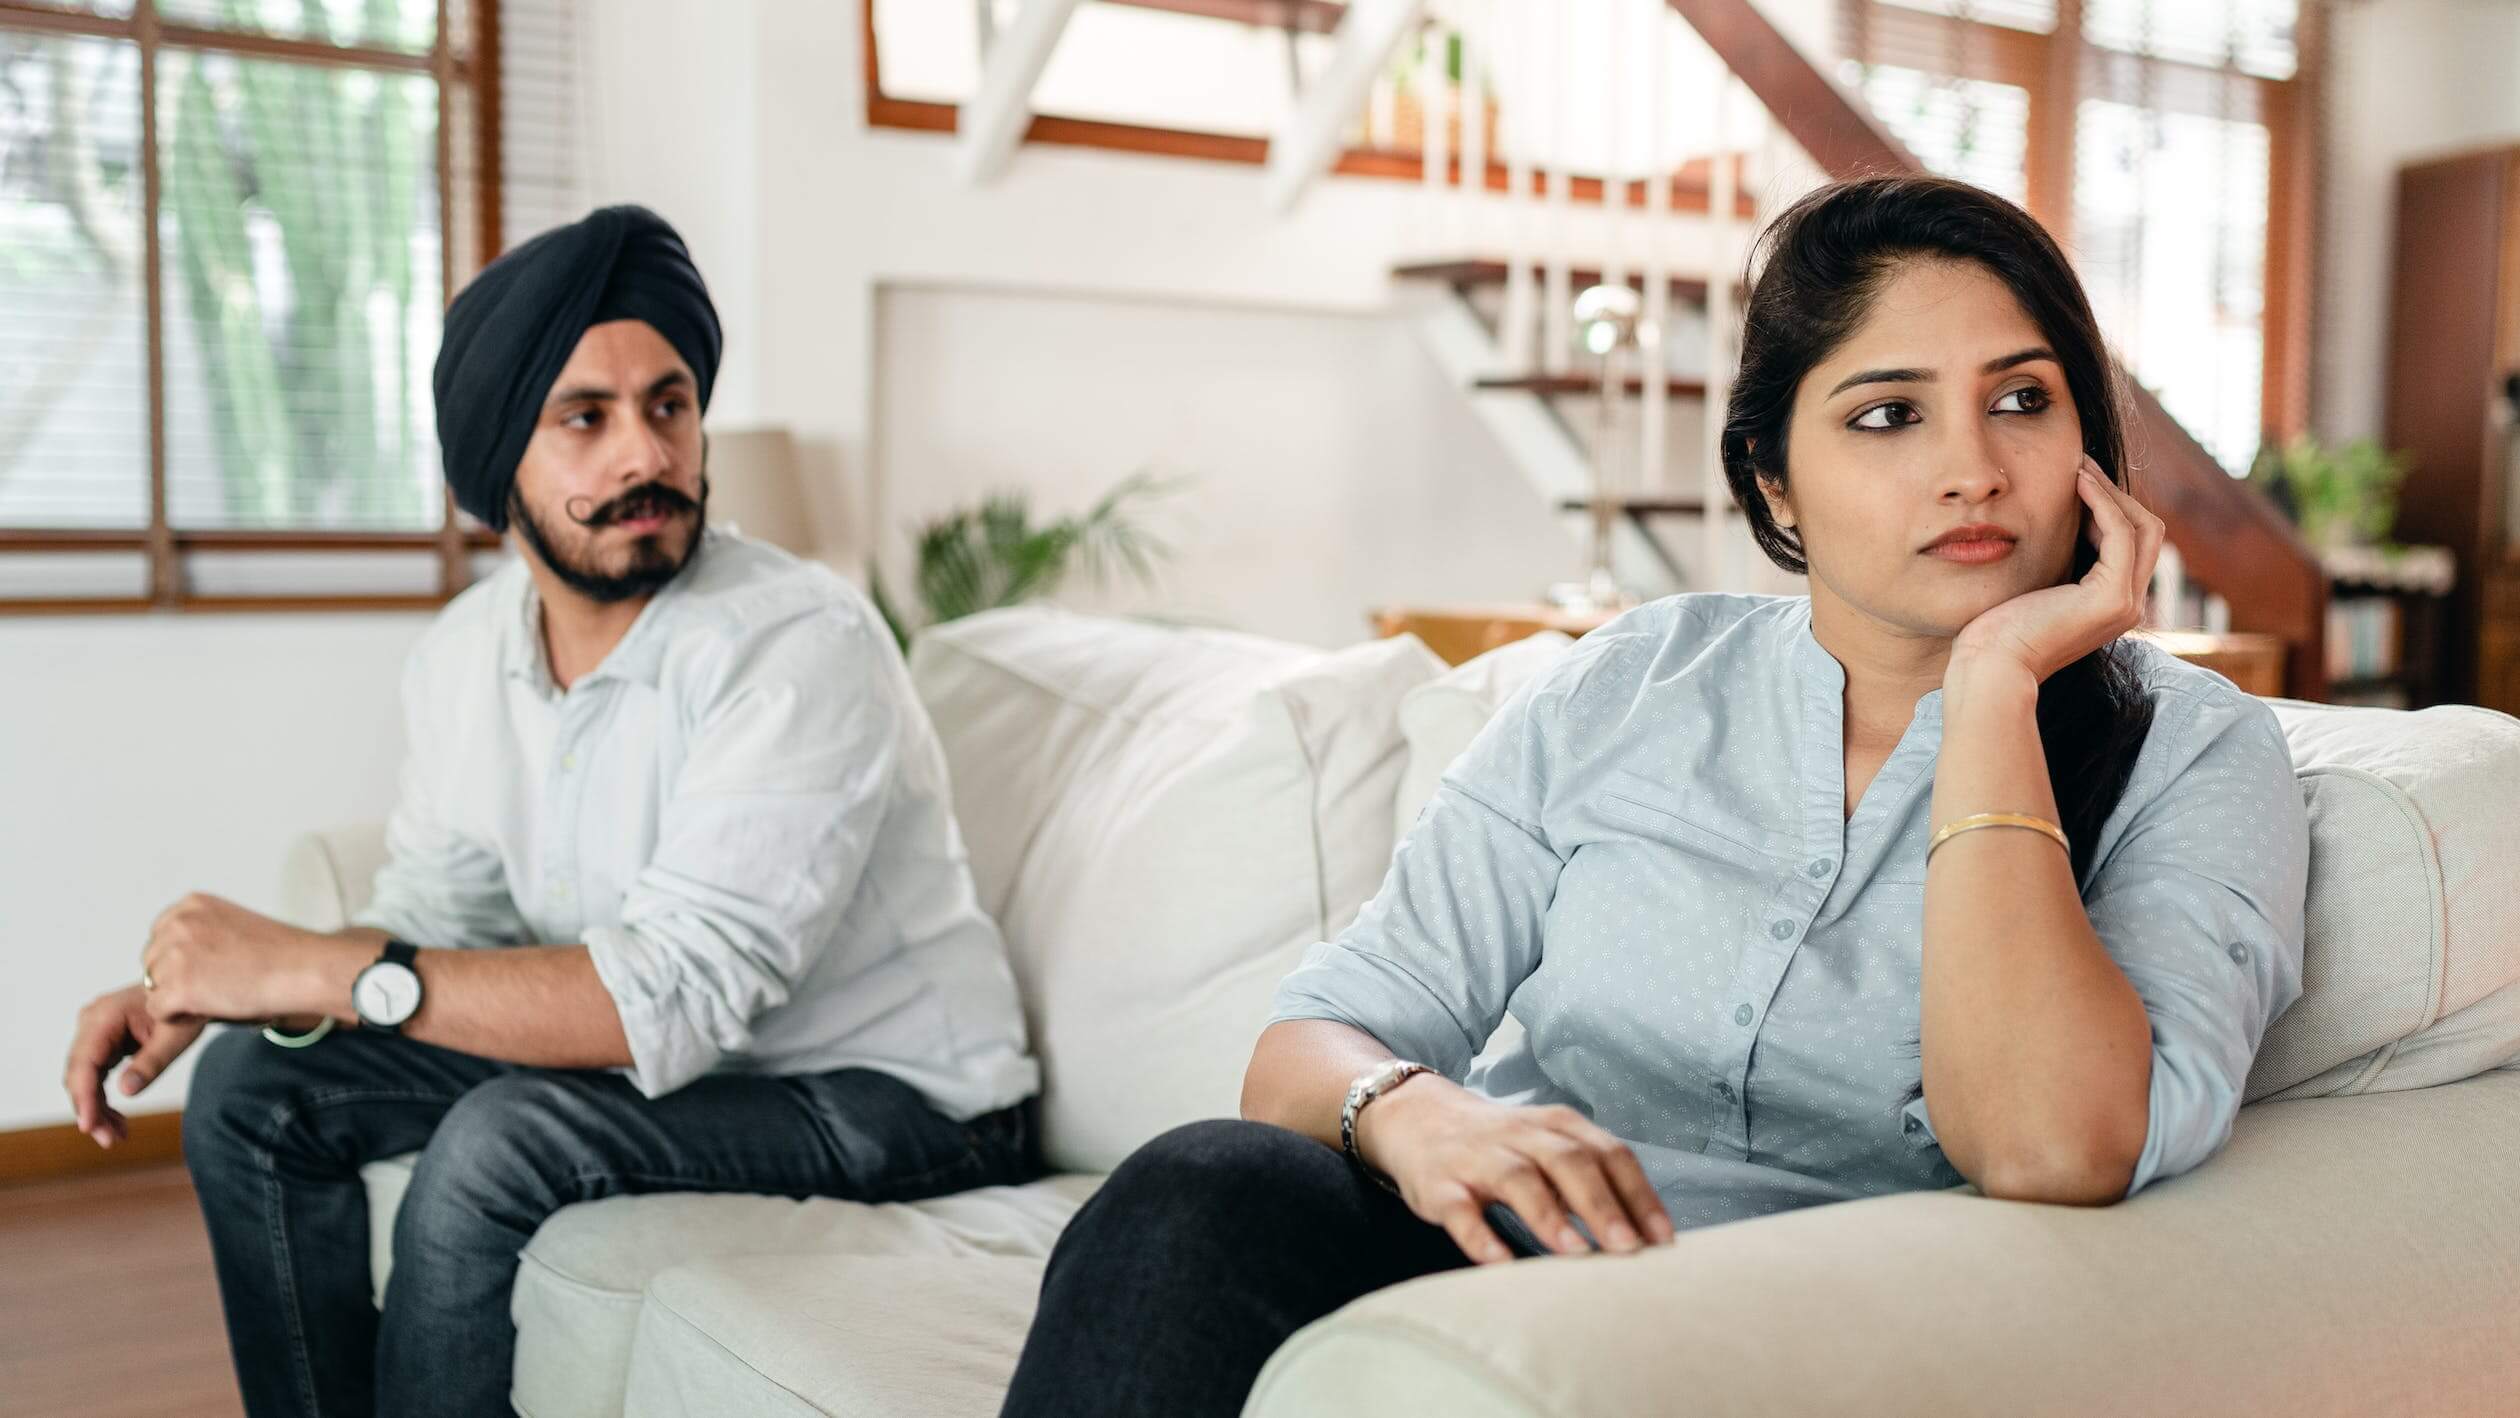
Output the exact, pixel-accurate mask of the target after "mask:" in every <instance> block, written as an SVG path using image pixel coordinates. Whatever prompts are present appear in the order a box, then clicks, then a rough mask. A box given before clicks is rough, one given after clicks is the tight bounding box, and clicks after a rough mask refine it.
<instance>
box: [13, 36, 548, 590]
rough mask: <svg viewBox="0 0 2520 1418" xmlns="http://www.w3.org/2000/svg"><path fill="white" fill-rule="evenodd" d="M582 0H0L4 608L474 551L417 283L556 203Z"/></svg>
mask: <svg viewBox="0 0 2520 1418" xmlns="http://www.w3.org/2000/svg"><path fill="white" fill-rule="evenodd" d="M574 3H577V0H469V3H449V0H296V3H287V0H123V3H104V4H90V5H72V4H65V3H34V0H0V552H5V553H7V554H6V555H0V608H7V609H27V610H57V609H64V608H79V609H114V608H122V607H126V606H128V607H131V608H139V607H143V606H185V605H190V606H196V607H205V608H218V607H229V606H233V607H238V608H248V607H259V606H264V605H275V606H297V605H310V606H311V605H324V606H348V605H390V606H411V605H427V604H430V603H433V602H434V601H436V600H438V599H442V598H443V597H444V596H446V595H448V594H451V593H452V592H453V591H454V590H456V589H459V588H460V587H461V586H462V585H463V584H464V583H465V581H466V580H468V579H469V577H470V575H471V571H472V567H473V563H474V560H475V559H476V557H477V556H478V555H479V554H481V553H482V552H484V551H486V550H488V549H489V548H490V547H491V546H492V545H494V543H493V542H492V539H491V538H489V537H488V536H487V535H486V534H485V533H483V532H482V531H481V530H480V529H479V528H477V527H473V526H471V525H470V524H469V523H467V522H466V521H465V520H464V519H461V518H460V517H454V516H452V515H451V514H450V509H449V505H448V502H447V499H446V497H445V494H444V491H443V488H442V486H441V482H440V476H439V469H438V450H437V445H436V439H435V436H434V415H433V410H432V405H431V400H430V390H429V380H430V370H431V365H432V363H433V361H434V360H435V358H436V354H437V345H438V332H439V312H440V311H441V310H442V309H443V307H444V304H445V301H446V297H447V293H448V291H449V289H450V287H451V286H452V285H454V284H456V283H457V282H458V281H459V280H460V279H461V277H462V275H464V274H468V273H469V272H470V271H471V270H473V269H475V268H476V267H477V266H478V265H479V263H480V260H481V258H482V255H483V253H484V252H486V251H492V250H495V249H496V248H497V247H498V246H500V245H503V244H504V242H503V233H504V232H505V231H507V230H513V229H515V228H514V227H513V226H511V225H510V222H511V221H512V220H514V219H517V218H521V219H522V220H523V221H524V222H526V223H528V224H529V225H527V226H526V227H525V228H524V229H525V230H527V231H531V230H535V229H539V228H540V227H542V226H546V225H549V224H550V223H551V222H553V221H557V220H561V219H564V218H565V217H567V216H571V215H575V211H574V208H575V204H576V196H577V193H576V184H575V181H574V177H573V173H572V168H573V165H574V164H573V158H574V151H575V148H574V135H575V124H574V116H575V101H574V93H573V68H574V65H573V62H572V60H571V53H572V41H573V23H572V22H573V18H574V17H573V13H572V5H573V4H574ZM503 112H506V113H512V114H514V115H515V117H513V118H508V119H505V120H503V119H502V113H503ZM18 553H25V555H18Z"/></svg>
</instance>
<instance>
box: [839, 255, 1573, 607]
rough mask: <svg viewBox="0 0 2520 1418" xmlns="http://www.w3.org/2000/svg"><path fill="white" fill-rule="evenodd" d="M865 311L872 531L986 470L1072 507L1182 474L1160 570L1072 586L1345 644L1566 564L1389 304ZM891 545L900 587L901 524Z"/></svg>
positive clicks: (1103, 600)
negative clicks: (1386, 616)
mask: <svg viewBox="0 0 2520 1418" xmlns="http://www.w3.org/2000/svg"><path fill="white" fill-rule="evenodd" d="M877 324H878V331H879V333H878V337H877V340H876V349H877V361H876V363H877V368H878V371H879V373H878V377H877V381H876V382H877V388H878V393H877V396H876V401H875V412H876V428H877V437H876V442H875V449H874V456H873V468H874V474H875V482H876V485H877V486H878V487H879V488H881V489H882V490H883V507H882V513H881V516H882V525H883V526H885V527H886V528H899V527H902V526H906V525H908V524H909V523H911V522H913V521H916V520H920V519H923V518H926V517H928V516H931V515H934V514H936V513H939V512H942V511H945V510H946V509H948V508H951V507H958V506H967V505H969V504H970V503H972V502H974V501H976V500H978V499H979V498H980V497H981V496H983V495H984V494H986V493H989V492H991V491H995V490H997V489H1000V488H1023V489H1027V490H1029V491H1030V492H1031V493H1032V495H1033V498H1034V503H1035V506H1036V507H1038V508H1040V509H1041V510H1043V511H1045V512H1055V513H1064V512H1067V511H1071V510H1074V509H1077V508H1081V507H1083V506H1085V505H1086V504H1088V503H1090V502H1091V501H1092V500H1093V499H1094V498H1095V497H1096V496H1097V495H1099V494H1100V493H1101V491H1102V490H1103V489H1104V488H1106V487H1108V486H1109V485H1110V484H1111V483H1113V482H1114V481H1117V480H1118V479H1119V478H1121V477H1123V476H1126V475H1128V474H1130V473H1133V472H1137V471H1140V470H1144V471H1148V472H1152V473H1155V474H1158V475H1166V476H1178V475H1187V476H1188V477H1190V478H1192V479H1195V482H1194V484H1193V485H1192V486H1191V487H1190V489H1189V490H1188V491H1187V493H1186V494H1185V495H1183V496H1180V497H1178V498H1175V499H1171V500H1168V501H1167V502H1165V503H1163V504H1159V508H1160V510H1159V512H1158V514H1157V516H1156V519H1155V520H1156V524H1157V526H1158V528H1159V529H1160V530H1161V531H1162V532H1163V534H1164V535H1165V538H1166V540H1167V541H1169V542H1170V543H1171V544H1172V546H1173V548H1174V552H1175V556H1174V560H1173V561H1172V563H1171V571H1170V574H1169V576H1168V579H1167V582H1166V584H1165V585H1164V586H1163V587H1162V588H1161V589H1157V590H1143V589H1137V588H1134V587H1127V586H1125V585H1124V586H1123V587H1121V588H1119V589H1118V590H1117V591H1116V592H1115V593H1114V594H1111V595H1108V596H1078V597H1073V598H1070V599H1073V600H1075V601H1077V602H1079V603H1081V604H1085V605H1090V606H1094V607H1097V608H1107V609H1114V610H1124V611H1132V612H1144V613H1148V614H1154V615H1159V616H1165V617H1171V618H1180V619H1189V620H1201V621H1211V622H1221V623H1227V624H1231V625H1233V626H1235V627H1236V628H1239V629H1244V630H1250V631H1256V632H1258V633H1261V634H1264V635H1273V636H1278V637H1281V638H1285V639H1291V640H1300V641H1306V642H1310V643H1313V644H1318V645H1342V644H1347V643H1350V642H1353V641H1355V640H1357V639H1359V638H1361V637H1362V636H1363V635H1365V634H1366V633H1367V622H1366V619H1365V612H1366V611H1367V610H1368V609H1369V608H1371V607H1373V606H1376V605H1387V604H1391V603H1395V602H1402V601H1411V600H1415V601H1420V602H1426V601H1460V600H1493V599H1499V598H1506V597H1513V596H1519V597H1523V598H1528V597H1531V596H1535V595H1537V594H1538V593H1539V592H1540V591H1541V590H1542V589H1544V587H1545V586H1546V584H1547V582H1549V581H1550V580H1553V579H1572V578H1574V577H1575V576H1577V575H1578V574H1579V573H1580V569H1581V562H1580V558H1579V556H1578V555H1577V552H1576V549H1575V547H1574V545H1573V544H1572V543H1571V542H1570V541H1569V540H1568V539H1567V537H1566V536H1565V535H1564V534H1563V533H1561V532H1560V531H1559V529H1558V528H1557V527H1555V526H1554V525H1552V524H1551V522H1550V520H1549V518H1548V517H1547V515H1546V513H1545V510H1544V509H1543V507H1542V506H1541V504H1540V501H1539V499H1538V498H1537V497H1536V496H1535V495H1534V494H1533V493H1532V491H1531V488H1530V486H1529V485H1528V484H1527V483H1526V482H1525V481H1524V480H1523V478H1522V476H1521V475H1520V474H1519V473H1518V472H1516V471H1515V470H1514V468H1513V467H1512V466H1511V465H1510V464H1508V463H1507V462H1506V461H1505V459H1504V457H1503V455H1502V454H1501V453H1500V452H1499V451H1498V450H1497V449H1496V448H1495V446H1494V445H1493V444H1492V443H1491V441H1490V440H1489V439H1487V438H1486V436H1485V435H1484V434H1483V432H1482V430H1481V429H1480V427H1479V426H1478V425H1477V424H1476V423H1475V422H1473V421H1471V420H1469V419H1466V418H1463V417H1461V416H1460V412H1459V410H1460V396H1459V394H1458V392H1457V391H1456V390H1454V389H1453V388H1452V387H1451V386H1450V385H1449V384H1448V383H1446V382H1445V380H1444V378H1443V376H1442V374H1441V373H1440V372H1439V371H1438V370H1437V369H1436V367H1435V365H1434V362H1433V361H1432V360H1431V359H1430V358H1428V356H1427V355H1426V353H1425V352H1424V350H1423V349H1422V348H1421V347H1420V346H1419V345H1418V343H1417V341H1416V339H1415V337H1414V336H1413V334H1412V333H1411V332H1410V330H1409V329H1408V328H1407V327H1406V326H1404V325H1403V324H1401V323H1400V322H1397V321H1393V320H1386V319H1380V318H1376V317H1373V316H1364V315H1324V314H1317V313H1312V312H1305V311H1273V310H1264V309H1259V308H1256V307H1251V306H1226V305H1193V304H1189V303H1184V302H1175V301H1162V302H1158V301H1143V300H1118V299H1112V298H1108V297H1091V296H1046V295H1027V294H1011V293H1004V292H994V291H971V290H961V289H948V288H929V287H914V286H892V287H888V288H887V289H886V290H885V291H884V293H883V296H882V298H881V299H880V301H879V302H878V322H877ZM975 404H976V405H978V406H980V408H981V409H983V410H985V413H981V414H977V415H975V412H974V405H975ZM1298 551H1300V555H1295V553H1297V552H1298ZM883 563H884V566H885V567H886V570H887V580H888V582H889V584H890V585H891V586H893V587H894V588H895V589H896V590H899V589H902V588H904V587H906V585H907V584H908V577H907V575H906V571H907V568H908V564H909V562H908V553H907V539H906V538H905V537H902V536H900V535H898V534H896V535H891V536H888V537H886V538H885V550H884V552H883Z"/></svg>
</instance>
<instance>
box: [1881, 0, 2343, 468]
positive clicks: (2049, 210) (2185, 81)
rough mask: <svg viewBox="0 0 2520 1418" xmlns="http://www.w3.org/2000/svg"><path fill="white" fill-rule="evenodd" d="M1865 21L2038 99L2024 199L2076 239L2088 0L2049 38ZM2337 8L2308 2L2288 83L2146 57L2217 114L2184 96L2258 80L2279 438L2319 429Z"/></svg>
mask: <svg viewBox="0 0 2520 1418" xmlns="http://www.w3.org/2000/svg"><path fill="white" fill-rule="evenodd" d="M1857 4H1858V7H1859V8H1858V14H1859V15H1860V16H1861V20H1860V23H1862V24H1864V25H1866V26H1869V27H1871V36H1872V37H1882V36H1886V37H1887V39H1888V43H1889V45H1891V46H1895V49H1894V51H1893V54H1892V56H1891V57H1887V58H1882V59H1880V60H1878V62H1885V63H1897V62H1899V60H1898V58H1897V57H1896V56H1897V55H1899V54H1915V55H1919V56H1923V57H1928V58H1931V59H1933V60H1934V61H1935V62H1937V63H1947V62H1948V61H1949V59H1950V58H1951V57H1953V56H1958V57H1959V58H1960V60H1961V68H1962V71H1963V72H1962V73H1960V74H1959V75H1957V76H1955V77H1960V78H1969V79H1979V80H1984V81H1986V82H1990V83H1999V84H2008V85H2011V86H2013V87H2016V88H2019V89H2021V90H2022V91H2023V92H2024V93H2026V94H2027V95H2028V96H2029V105H2030V111H2029V131H2028V134H2027V139H2028V141H2027V147H2026V150H2025V154H2024V163H2023V169H2024V170H2023V187H2024V192H2025V195H2026V197H2027V200H2026V202H2025V203H2024V205H2025V206H2026V207H2028V209H2029V211H2030V214H2031V215H2032V216H2034V217H2037V218H2038V219H2039V222H2040V224H2041V225H2043V226H2045V227H2046V228H2047V229H2048V230H2049V232H2051V233H2052V234H2054V235H2055V237H2056V239H2057V240H2058V241H2059V242H2060V243H2070V241H2071V239H2072V233H2073V221H2074V116H2075V113H2076V112H2077V110H2078V108H2079V106H2080V104H2081V101H2082V56H2083V54H2084V53H2085V51H2086V50H2088V49H2090V48H2092V47H2093V46H2090V45H2089V44H2088V43H2087V42H2086V41H2085V40H2084V39H2083V38H2082V27H2083V26H2082V20H2083V4H2082V0H2058V3H2057V7H2056V26H2055V28H2054V29H2053V30H2051V31H2049V32H2048V33H2045V34H2041V33H2039V32H2037V31H2035V30H2024V29H2016V28H2014V27H2012V26H2009V25H2002V24H1997V23H1994V22H1992V21H1988V20H1975V19H1965V20H1964V19H1960V18H1958V17H1956V16H1949V15H1937V14H1933V13H1930V12H1928V11H1923V10H1913V9H1909V8H1907V7H1905V6H1901V5H1893V4H1887V3H1884V0H1857ZM2326 18H2327V9H2326V7H2325V6H2324V5H2320V4H2316V3H2310V0H2305V3H2303V4H2302V6H2301V8H2300V19H2299V22H2298V23H2297V25H2296V26H2295V30H2294V51H2295V55H2296V58H2295V62H2294V66H2293V74H2292V77H2291V78H2288V79H2270V78H2265V77H2262V76H2260V75H2256V74H2248V73H2242V72H2238V71H2233V72H2231V73H2230V74H2229V75H2228V76H2226V74H2225V72H2224V71H2223V70H2222V69H2220V68H2218V67H2215V66H2212V65H2205V64H2197V63H2193V62H2191V61H2188V60H2182V59H2169V58H2161V57H2157V56H2151V55H2141V56H2135V57H2134V58H2135V62H2138V63H2142V64H2147V65H2151V66H2154V68H2155V72H2156V73H2157V74H2160V75H2165V76H2169V77H2171V78H2172V79H2173V82H2172V83H2170V84H2166V85H2162V86H2160V88H2159V89H2158V90H2157V91H2156V92H2157V93H2158V94H2159V95H2160V96H2163V97H2167V98H2169V99H2171V100H2173V102H2171V103H2170V105H2169V106H2170V107H2173V108H2177V109H2180V110H2182V111H2192V112H2195V113H2198V114H2201V115H2204V116H2206V117H2219V116H2220V115H2219V114H2218V113H2217V112H2216V111H2215V110H2214V109H2213V108H2212V107H2210V106H2207V105H2204V104H2199V103H2187V102H2178V101H2177V100H2178V99H2179V98H2180V96H2181V95H2182V94H2183V93H2184V92H2187V91H2190V90H2193V91H2194V92H2198V93H2202V92H2206V91H2208V89H2209V88H2210V86H2214V85H2219V84H2221V83H2223V82H2224V81H2225V79H2226V77H2228V79H2229V80H2230V81H2231V82H2234V83H2240V84H2245V85H2248V86H2250V87H2251V88H2252V89H2253V90H2254V92H2253V95H2252V101H2253V104H2254V106H2255V109H2256V114H2257V121H2258V122H2259V123H2260V124H2261V125H2262V126H2264V127H2265V129H2266V143H2267V181H2266V194H2267V211H2266V256H2265V272H2264V286H2265V289H2264V292H2263V295H2264V306H2263V314H2262V315H2261V316H2260V317H2259V320H2260V325H2259V330H2260V340H2261V345H2262V350H2263V353H2262V354H2261V356H2260V367H2259V388H2258V426H2259V429H2260V431H2261V436H2262V437H2263V438H2265V439H2267V440H2283V439H2289V438H2291V437H2293V436H2295V435H2297V434H2300V433H2303V432H2306V431H2307V430H2308V428H2309V426H2310V376H2311V362H2310V351H2311V342H2312V338H2313V336H2312V332H2311V319H2312V303H2313V302H2312V296H2313V294H2314V292H2315V288H2316V284H2317V271H2316V269H2315V265H2314V262H2315V237H2316V231H2317V210H2316V204H2315V201H2314V194H2315V192H2316V190H2317V186H2318V181H2319V174H2318V169H2317V164H2318V161H2319V153H2318V132H2317V124H2316V121H2315V120H2316V116H2317V114H2318V112H2319V110H2320V97H2321V95H2320V94H2319V92H2318V85H2319V84H2320V83H2321V82H2323V79H2322V75H2323V74H2324V72H2325V69H2326V45H2327V24H2326Z"/></svg>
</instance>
